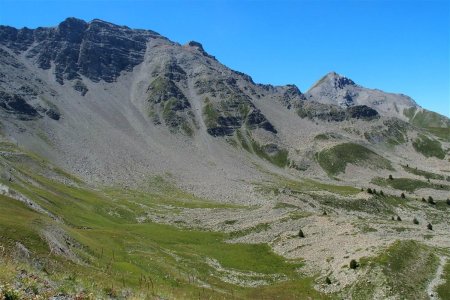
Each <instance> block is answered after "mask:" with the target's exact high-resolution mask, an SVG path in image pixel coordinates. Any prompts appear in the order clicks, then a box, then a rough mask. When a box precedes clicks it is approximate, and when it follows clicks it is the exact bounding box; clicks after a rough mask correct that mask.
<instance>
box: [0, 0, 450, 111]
mask: <svg viewBox="0 0 450 300" xmlns="http://www.w3.org/2000/svg"><path fill="white" fill-rule="evenodd" d="M69 16H74V17H78V18H82V19H85V20H91V19H94V18H99V19H103V20H106V21H110V22H113V23H117V24H121V25H127V26H129V27H132V28H144V29H152V30H154V31H157V32H159V33H161V34H162V35H164V36H166V37H168V38H170V39H171V40H173V41H176V42H179V43H181V44H184V43H186V42H187V41H189V40H196V41H199V42H201V43H202V44H203V46H204V48H205V50H206V51H208V52H209V53H210V54H212V55H214V56H216V57H217V58H218V59H219V60H220V61H221V62H222V63H224V64H226V65H227V66H229V67H231V68H233V69H235V70H238V71H242V72H244V73H247V74H249V75H251V76H252V77H253V79H254V80H255V81H256V82H260V83H271V84H288V83H293V84H296V85H297V86H298V87H299V88H300V89H301V90H302V91H306V90H308V88H309V87H310V86H311V85H313V83H314V82H315V81H317V80H318V79H320V78H321V77H322V76H323V75H325V74H326V73H328V72H329V71H336V72H338V73H340V74H342V75H345V76H347V77H349V78H351V79H353V80H354V81H355V82H357V83H359V84H361V85H363V86H366V87H370V88H378V89H381V90H384V91H388V92H396V93H403V94H407V95H409V96H411V97H412V98H414V99H415V100H416V101H417V102H418V103H419V104H420V105H421V106H423V107H425V108H427V109H430V110H433V111H436V112H439V113H441V114H444V115H447V116H450V1H448V0H441V1H439V0H434V1H433V0H429V1H425V0H423V1H418V0H409V1H408V0H397V1H395V0H358V1H350V0H340V1H339V0H327V1H326V0H323V1H321V0H315V1H314V0H309V1H293V0H292V1H280V0H279V1H250V0H248V1H245V0H244V1H242V0H241V1H225V0H210V1H167V0H166V1H143V0H129V1H120V0H109V1H107V0H98V1H88V0H78V1H70V0H66V1H64V0H59V1H43V0H42V1H41V0H34V1H24V0H14V1H9V0H0V24H2V25H10V26H14V27H24V26H27V27H30V28H35V27H37V26H54V25H56V24H58V23H59V22H61V21H62V20H64V19H65V18H66V17H69Z"/></svg>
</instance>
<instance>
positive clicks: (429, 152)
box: [412, 134, 445, 159]
mask: <svg viewBox="0 0 450 300" xmlns="http://www.w3.org/2000/svg"><path fill="white" fill-rule="evenodd" d="M412 145H413V147H414V149H415V150H416V151H417V152H419V153H421V154H423V155H424V156H426V157H437V158H439V159H444V157H445V152H444V150H443V149H442V145H441V143H440V142H439V141H437V140H434V139H431V138H429V137H427V136H426V135H423V134H420V135H419V136H418V137H417V138H416V139H415V140H414V141H413V143H412Z"/></svg>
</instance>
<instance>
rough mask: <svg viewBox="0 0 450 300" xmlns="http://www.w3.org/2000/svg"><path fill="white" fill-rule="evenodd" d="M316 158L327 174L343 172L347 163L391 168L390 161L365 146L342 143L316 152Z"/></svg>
mask: <svg viewBox="0 0 450 300" xmlns="http://www.w3.org/2000/svg"><path fill="white" fill-rule="evenodd" d="M316 159H317V161H318V163H319V165H320V166H321V167H322V169H323V170H324V171H325V172H327V173H328V174H329V175H338V174H339V173H343V172H345V168H346V166H347V164H356V165H361V166H368V167H371V168H379V169H392V166H391V163H390V162H389V161H388V160H387V159H385V158H383V157H381V156H380V155H378V154H377V153H375V152H373V151H372V150H370V149H367V148H366V147H364V146H362V145H359V144H354V143H344V144H339V145H336V146H333V147H331V148H329V149H325V150H322V151H320V152H318V153H316Z"/></svg>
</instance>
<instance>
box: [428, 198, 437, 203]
mask: <svg viewBox="0 0 450 300" xmlns="http://www.w3.org/2000/svg"><path fill="white" fill-rule="evenodd" d="M428 203H430V204H433V205H434V204H436V202H434V199H433V197H431V196H428Z"/></svg>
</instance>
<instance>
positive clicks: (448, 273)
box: [436, 260, 450, 299]
mask: <svg viewBox="0 0 450 300" xmlns="http://www.w3.org/2000/svg"><path fill="white" fill-rule="evenodd" d="M443 279H444V280H445V282H444V283H442V284H441V285H439V286H438V287H437V290H436V291H437V294H438V296H439V298H440V299H450V262H449V261H448V260H447V263H446V264H445V267H444V274H443Z"/></svg>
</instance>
